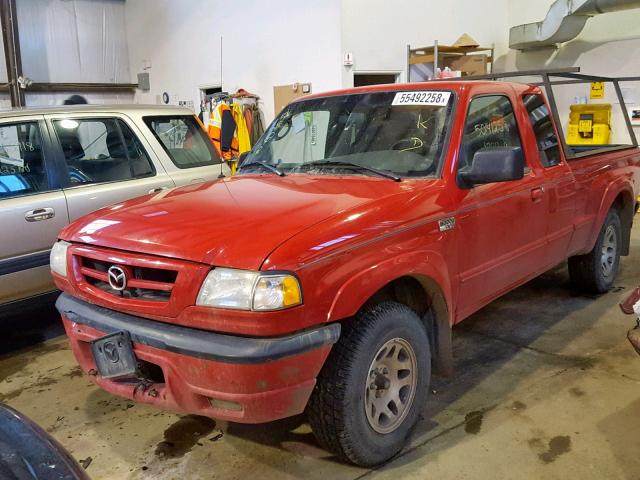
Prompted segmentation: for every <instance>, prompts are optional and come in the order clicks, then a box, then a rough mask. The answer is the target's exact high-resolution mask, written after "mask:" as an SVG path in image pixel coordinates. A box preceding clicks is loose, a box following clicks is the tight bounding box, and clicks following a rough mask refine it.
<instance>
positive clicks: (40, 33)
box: [16, 0, 135, 83]
mask: <svg viewBox="0 0 640 480" xmlns="http://www.w3.org/2000/svg"><path fill="white" fill-rule="evenodd" d="M134 1H135V0H134ZM16 4H17V15H18V30H19V34H20V46H21V50H22V68H23V71H24V73H25V75H26V76H28V77H29V78H31V79H33V80H34V81H36V82H97V83H103V82H114V83H129V82H131V75H130V73H129V58H128V50H127V38H126V30H125V20H124V14H125V2H124V0H19V1H17V2H16Z"/></svg>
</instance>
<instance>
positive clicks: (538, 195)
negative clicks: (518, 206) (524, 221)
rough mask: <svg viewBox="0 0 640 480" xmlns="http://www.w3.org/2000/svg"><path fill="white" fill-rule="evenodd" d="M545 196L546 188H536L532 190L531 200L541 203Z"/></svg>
mask: <svg viewBox="0 0 640 480" xmlns="http://www.w3.org/2000/svg"><path fill="white" fill-rule="evenodd" d="M543 196H544V187H539V188H534V189H533V190H531V200H533V201H534V202H539V201H540V200H542V197H543Z"/></svg>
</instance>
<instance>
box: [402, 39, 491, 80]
mask: <svg viewBox="0 0 640 480" xmlns="http://www.w3.org/2000/svg"><path fill="white" fill-rule="evenodd" d="M474 55H475V56H478V57H481V58H482V59H483V60H482V61H483V63H485V71H484V72H478V71H477V70H475V71H473V72H467V73H468V74H470V75H471V74H473V75H477V74H480V73H482V74H487V73H493V55H494V46H493V45H492V46H491V47H479V46H478V47H473V46H470V47H465V46H452V45H440V44H439V43H438V41H437V40H436V41H435V42H434V44H433V45H431V46H428V47H421V48H411V45H407V81H408V82H411V81H425V80H429V79H430V78H433V76H434V75H435V72H436V70H437V69H438V68H443V67H450V66H451V63H452V62H455V61H456V60H458V61H459V60H462V59H464V58H465V57H471V56H474ZM420 66H422V68H421V67H420ZM412 67H413V72H412ZM452 70H453V69H452ZM462 72H463V76H464V75H465V71H464V70H463V71H462ZM412 73H414V75H413V77H414V78H413V79H412ZM418 74H419V75H418ZM416 76H417V77H418V78H416Z"/></svg>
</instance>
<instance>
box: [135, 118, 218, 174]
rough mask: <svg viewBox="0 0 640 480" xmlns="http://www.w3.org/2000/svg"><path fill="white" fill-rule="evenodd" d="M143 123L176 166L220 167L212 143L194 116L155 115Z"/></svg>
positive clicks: (145, 119)
mask: <svg viewBox="0 0 640 480" xmlns="http://www.w3.org/2000/svg"><path fill="white" fill-rule="evenodd" d="M143 120H144V123H145V124H146V125H147V127H149V129H150V130H151V132H152V133H153V135H154V136H155V138H156V139H157V140H158V142H160V145H162V148H163V149H164V151H165V152H166V153H167V155H168V156H169V158H170V159H171V161H172V162H173V164H174V165H175V166H176V167H178V168H195V167H204V166H207V165H219V164H220V162H221V161H220V158H219V157H218V155H217V153H216V151H215V149H214V147H213V144H212V143H211V141H210V140H209V138H208V137H207V136H206V134H205V132H204V130H203V129H202V127H201V126H200V124H199V123H198V122H197V120H196V119H195V117H194V116H193V115H155V116H146V117H143Z"/></svg>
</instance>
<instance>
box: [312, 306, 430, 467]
mask: <svg viewBox="0 0 640 480" xmlns="http://www.w3.org/2000/svg"><path fill="white" fill-rule="evenodd" d="M342 332H343V333H342V336H341V338H340V340H339V341H338V343H337V344H336V345H334V347H333V349H332V350H331V353H330V355H329V358H328V359H327V361H326V363H325V366H324V367H323V369H322V371H321V372H320V375H319V376H318V382H317V384H316V387H315V390H314V392H313V395H312V396H311V400H310V401H309V406H308V410H307V413H308V417H309V423H310V424H311V427H312V429H313V431H314V434H315V436H316V438H317V439H318V442H319V443H320V445H321V446H322V447H324V448H325V449H327V450H329V451H331V452H333V453H334V454H336V455H337V456H338V457H340V458H341V459H343V460H347V461H350V462H353V463H355V464H357V465H361V466H366V467H370V466H373V465H378V464H380V463H382V462H384V461H386V460H388V459H390V458H391V457H393V456H394V455H395V454H397V453H398V452H399V451H400V449H401V448H402V447H403V446H404V444H405V442H406V439H407V436H408V434H409V432H410V431H411V428H412V427H413V426H414V424H415V423H416V421H417V420H418V416H419V414H420V411H421V410H422V408H423V406H424V403H425V400H426V396H427V392H428V390H429V381H430V377H431V351H430V347H429V339H428V337H427V332H426V329H425V327H424V324H423V323H422V321H421V320H420V318H419V317H418V315H416V313H415V312H414V311H413V310H411V309H410V308H408V307H406V306H405V305H402V304H400V303H396V302H384V303H380V304H378V305H375V306H372V307H369V308H366V309H364V310H363V311H361V312H360V313H359V314H358V315H357V317H356V318H355V319H353V320H352V321H350V322H348V323H347V324H345V325H344V328H343V330H342Z"/></svg>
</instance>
